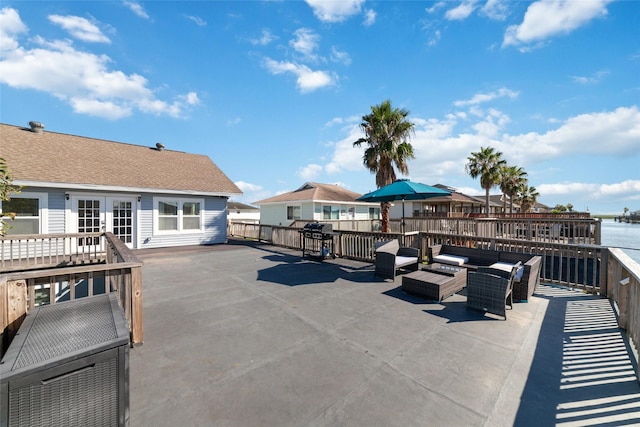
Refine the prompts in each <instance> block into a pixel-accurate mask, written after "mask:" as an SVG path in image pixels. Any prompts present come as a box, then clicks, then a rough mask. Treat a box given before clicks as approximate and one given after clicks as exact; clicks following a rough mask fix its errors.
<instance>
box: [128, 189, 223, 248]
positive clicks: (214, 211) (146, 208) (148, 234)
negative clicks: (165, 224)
mask: <svg viewBox="0 0 640 427" xmlns="http://www.w3.org/2000/svg"><path fill="white" fill-rule="evenodd" d="M155 198H163V199H171V198H176V199H178V198H179V197H175V196H172V195H169V194H163V195H155ZM188 199H191V198H190V197H189V198H188ZM142 206H143V209H142V213H141V218H144V219H143V220H142V221H140V222H141V223H143V224H144V225H141V227H140V228H141V239H140V240H141V245H140V248H159V247H170V246H186V245H204V244H215V243H226V242H227V212H226V207H227V199H226V198H224V197H205V198H204V208H203V209H202V222H203V224H202V227H203V231H195V232H184V231H182V232H179V233H173V234H161V233H157V232H155V231H154V230H155V227H154V220H155V215H154V214H153V211H154V209H155V202H154V196H152V195H145V196H144V197H143V198H142Z"/></svg>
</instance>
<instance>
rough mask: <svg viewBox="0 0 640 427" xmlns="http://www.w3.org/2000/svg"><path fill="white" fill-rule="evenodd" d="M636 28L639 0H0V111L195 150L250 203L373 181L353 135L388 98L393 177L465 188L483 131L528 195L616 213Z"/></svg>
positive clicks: (624, 181) (635, 181) (632, 101)
mask: <svg viewBox="0 0 640 427" xmlns="http://www.w3.org/2000/svg"><path fill="white" fill-rule="evenodd" d="M639 28H640V2H639V1H610V0H569V1H565V0H541V1H506V0H488V1H484V0H482V1H474V0H465V1H440V2H437V1H365V0H350V1H348V0H342V1H321V0H307V1H147V2H134V1H70V2H55V1H34V2H29V1H10V0H9V1H6V0H5V1H3V2H2V6H1V8H0V52H1V53H0V55H1V56H0V90H1V93H0V96H1V101H0V102H1V104H0V107H1V110H0V115H1V118H0V120H1V121H2V122H3V123H8V124H13V125H24V126H26V125H27V123H28V122H29V121H31V120H36V121H40V122H42V123H43V124H45V126H46V130H49V131H54V132H62V133H69V134H74V135H81V136H89V137H95V138H100V139H107V140H114V141H121V142H127V143H132V144H140V145H149V146H153V145H155V143H156V142H162V143H163V144H164V145H165V146H166V147H167V148H168V149H174V150H181V151H187V152H192V153H200V154H206V155H208V156H209V157H210V158H211V159H212V160H213V161H214V162H215V163H216V164H218V166H220V167H221V168H222V170H223V171H224V172H225V173H226V174H227V175H228V176H229V177H230V178H231V179H232V180H233V181H234V182H236V184H237V185H238V186H239V187H240V188H241V189H242V190H243V191H244V195H243V196H242V197H238V198H236V199H235V200H237V201H243V202H247V203H251V202H255V201H257V200H261V199H263V198H266V197H270V196H273V195H276V194H279V193H282V192H286V191H291V190H293V189H295V188H298V187H300V186H301V185H302V184H303V183H304V182H307V181H315V182H322V183H336V184H339V185H342V186H344V187H346V188H348V189H350V190H353V191H356V192H360V193H365V192H368V191H371V190H374V189H375V177H374V176H373V175H372V174H370V173H369V171H367V170H366V169H365V168H364V166H363V165H362V154H363V150H364V148H360V149H358V148H354V147H353V144H352V143H353V141H355V140H357V139H358V138H359V137H360V136H362V134H361V131H360V128H359V124H360V123H361V118H362V116H363V115H365V114H367V113H368V112H369V111H370V108H371V106H372V105H375V104H379V103H381V102H382V101H384V100H385V99H389V100H391V102H392V104H393V105H394V106H395V107H400V108H405V109H407V110H409V111H410V115H409V119H410V120H411V121H412V122H414V123H415V131H416V132H415V135H414V137H413V138H412V140H411V143H412V144H413V146H414V150H415V154H416V158H415V159H414V160H411V161H410V163H409V171H410V175H409V178H411V179H412V180H415V181H419V182H423V183H426V184H436V183H441V184H446V185H450V186H453V187H457V188H458V189H460V191H462V192H464V193H467V194H483V190H482V189H481V188H480V183H479V180H474V179H471V178H470V177H469V176H467V175H466V174H465V170H464V165H465V163H466V159H467V157H468V156H469V155H470V153H471V152H474V151H477V150H479V149H480V147H485V146H492V147H494V148H495V149H497V150H499V151H501V152H502V153H503V156H504V158H505V160H506V161H507V162H508V163H509V164H510V165H516V166H521V167H523V168H524V169H525V170H526V171H527V173H528V178H529V184H530V185H533V186H535V187H536V188H537V190H538V192H539V193H540V199H539V201H540V202H542V203H545V204H547V205H550V206H555V205H556V204H567V203H571V204H573V206H574V209H576V210H587V209H588V210H589V211H590V212H591V213H593V214H597V213H616V214H619V213H622V210H623V209H624V207H628V208H630V209H631V210H637V209H640V30H639ZM1 154H2V150H1V147H0V155H1ZM9 166H10V165H9ZM492 193H493V194H498V193H499V190H498V189H495V190H494V191H492Z"/></svg>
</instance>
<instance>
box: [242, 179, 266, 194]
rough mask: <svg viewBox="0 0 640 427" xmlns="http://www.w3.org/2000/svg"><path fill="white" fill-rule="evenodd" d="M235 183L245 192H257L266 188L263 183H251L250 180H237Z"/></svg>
mask: <svg viewBox="0 0 640 427" xmlns="http://www.w3.org/2000/svg"><path fill="white" fill-rule="evenodd" d="M235 184H236V186H237V187H238V188H239V189H240V190H242V192H243V193H247V192H252V193H255V192H258V191H263V190H264V187H262V186H261V185H258V184H251V183H250V182H244V181H236V182H235Z"/></svg>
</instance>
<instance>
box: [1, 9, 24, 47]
mask: <svg viewBox="0 0 640 427" xmlns="http://www.w3.org/2000/svg"><path fill="white" fill-rule="evenodd" d="M28 31H29V30H28V28H27V26H26V25H24V23H23V22H22V20H21V19H20V15H18V12H17V11H16V10H15V9H11V8H8V7H5V8H3V9H2V10H0V54H2V52H8V51H11V50H15V49H17V48H18V46H19V45H18V40H17V39H16V36H18V35H20V34H22V33H26V32H28Z"/></svg>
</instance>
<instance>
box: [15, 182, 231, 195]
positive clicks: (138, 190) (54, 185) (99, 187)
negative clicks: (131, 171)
mask: <svg viewBox="0 0 640 427" xmlns="http://www.w3.org/2000/svg"><path fill="white" fill-rule="evenodd" d="M13 184H14V185H18V186H21V187H43V188H62V189H65V190H84V191H86V190H95V191H111V192H123V193H168V194H185V195H190V196H213V197H234V196H241V195H242V194H243V193H242V192H239V193H232V192H226V191H198V190H176V189H173V188H145V187H122V186H116V185H96V184H73V183H68V182H44V181H25V180H14V181H13Z"/></svg>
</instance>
